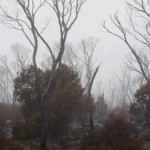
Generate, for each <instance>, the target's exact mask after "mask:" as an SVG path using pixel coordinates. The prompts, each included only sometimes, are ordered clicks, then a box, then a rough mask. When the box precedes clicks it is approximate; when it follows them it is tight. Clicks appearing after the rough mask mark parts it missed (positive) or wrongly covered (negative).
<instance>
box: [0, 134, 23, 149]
mask: <svg viewBox="0 0 150 150" xmlns="http://www.w3.org/2000/svg"><path fill="white" fill-rule="evenodd" d="M0 149H3V150H23V147H22V146H19V145H16V144H14V143H13V142H11V141H10V140H8V139H6V138H5V137H4V136H0Z"/></svg>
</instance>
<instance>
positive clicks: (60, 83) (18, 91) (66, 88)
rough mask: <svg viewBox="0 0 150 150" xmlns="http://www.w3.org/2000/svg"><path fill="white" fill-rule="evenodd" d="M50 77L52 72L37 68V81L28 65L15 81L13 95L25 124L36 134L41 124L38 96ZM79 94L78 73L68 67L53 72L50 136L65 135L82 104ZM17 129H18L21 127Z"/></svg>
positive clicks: (49, 113) (61, 67)
mask: <svg viewBox="0 0 150 150" xmlns="http://www.w3.org/2000/svg"><path fill="white" fill-rule="evenodd" d="M50 74H51V71H49V70H42V69H40V68H38V70H37V76H38V81H37V80H36V75H35V71H34V67H33V66H30V67H29V68H26V69H24V70H23V71H22V72H21V73H20V74H19V75H18V77H17V78H16V79H15V81H14V85H15V86H14V87H15V90H14V96H15V98H16V101H18V102H20V104H21V106H22V112H23V115H24V117H25V119H26V121H27V123H28V126H27V128H30V127H32V129H33V128H34V129H35V131H38V130H39V131H38V133H40V125H41V109H40V107H41V105H40V104H41V96H42V93H43V91H44V89H45V87H46V86H47V83H48V81H49V76H50ZM82 92H83V90H82V87H81V84H80V79H79V78H78V74H77V73H76V72H75V71H74V70H73V69H72V68H71V67H68V66H66V65H63V64H62V65H60V66H59V67H58V68H57V69H56V73H55V77H54V80H53V82H52V87H51V89H50V93H49V101H48V105H47V106H48V112H47V113H48V120H49V131H50V133H51V135H52V137H58V136H59V137H60V136H61V137H62V136H64V135H65V134H66V132H67V129H68V125H69V123H70V122H71V121H73V119H74V118H75V115H76V112H77V108H78V107H79V106H80V104H81V97H82ZM21 126H22V125H21ZM16 128H20V125H19V126H16ZM18 130H19V129H18ZM25 130H26V126H25ZM16 131H17V130H16ZM29 131H30V129H29ZM18 132H19V131H18ZM26 133H28V132H26ZM17 134H18V133H17ZM33 135H36V134H33ZM37 135H38V134H37ZM27 137H28V136H27ZM29 137H30V136H29Z"/></svg>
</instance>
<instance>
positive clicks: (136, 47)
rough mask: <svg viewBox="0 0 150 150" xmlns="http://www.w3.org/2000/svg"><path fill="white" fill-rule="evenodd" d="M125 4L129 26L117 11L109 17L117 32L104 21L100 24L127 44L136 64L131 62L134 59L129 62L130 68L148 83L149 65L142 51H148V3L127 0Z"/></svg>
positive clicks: (149, 32)
mask: <svg viewBox="0 0 150 150" xmlns="http://www.w3.org/2000/svg"><path fill="white" fill-rule="evenodd" d="M126 5H127V10H128V12H127V17H128V20H129V26H125V24H124V23H123V22H122V21H121V19H120V18H119V17H118V13H117V12H116V13H115V14H114V15H111V16H110V19H111V22H112V24H113V25H114V26H115V27H116V29H117V31H118V32H114V31H112V30H111V29H110V28H108V26H106V23H105V21H104V22H103V24H102V26H103V28H104V29H105V31H107V32H108V33H110V34H112V35H114V36H116V37H118V38H119V39H121V40H122V41H123V42H124V43H125V44H126V45H127V47H128V48H129V50H130V51H131V54H132V55H133V57H134V59H133V60H134V61H136V65H135V63H133V62H134V61H132V63H130V65H131V66H132V69H133V68H134V71H136V72H138V73H140V74H141V75H142V76H143V78H144V80H145V82H147V83H148V84H149V69H148V67H149V66H147V61H146V59H145V56H144V55H143V53H142V51H148V50H149V46H150V42H149V41H150V24H149V22H150V12H149V8H150V3H149V1H144V0H127V1H126ZM133 41H134V42H133ZM133 43H134V44H133Z"/></svg>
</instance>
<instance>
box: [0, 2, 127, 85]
mask: <svg viewBox="0 0 150 150" xmlns="http://www.w3.org/2000/svg"><path fill="white" fill-rule="evenodd" d="M124 7H125V5H124V0H89V1H88V2H87V3H86V4H85V5H84V7H83V9H82V11H81V13H80V15H79V18H78V20H77V22H76V23H75V24H74V26H73V28H72V30H71V31H70V33H69V36H68V41H71V42H73V43H76V42H79V41H80V40H81V39H83V38H87V37H89V36H93V37H96V38H99V39H100V42H99V45H98V47H97V50H96V57H97V58H98V59H99V61H102V65H101V68H100V70H99V74H98V76H97V80H96V81H97V82H98V81H99V80H101V81H102V84H103V85H105V84H107V82H108V80H109V78H111V75H112V72H113V71H115V72H117V73H118V72H119V71H120V66H121V65H122V64H123V62H124V60H125V59H124V57H125V55H126V54H127V53H128V48H127V47H126V46H125V45H124V43H123V42H121V41H120V40H118V39H117V38H114V37H113V36H111V35H109V34H107V33H103V32H101V31H100V29H99V27H100V25H101V22H102V21H103V20H106V21H107V20H109V14H112V13H114V12H115V11H117V10H119V13H120V14H124ZM8 8H9V7H8ZM45 14H46V13H45V12H43V13H42V15H40V16H39V17H38V18H37V22H38V25H39V27H40V26H42V24H43V21H44V19H43V18H46V17H47V16H46V15H45ZM123 16H124V15H123ZM122 19H124V18H122ZM124 20H125V19H124ZM109 27H111V25H110V24H109ZM58 31H59V29H58V25H57V21H56V17H55V15H53V14H51V23H50V26H49V28H48V29H47V30H46V32H45V37H46V38H47V39H48V40H49V41H50V43H53V42H55V41H58V40H59V34H58V33H59V32H58ZM0 35H1V36H0V42H1V43H0V55H4V54H8V55H10V49H11V45H12V44H13V43H16V42H20V43H23V44H25V45H29V44H28V42H27V41H26V39H25V38H24V37H23V35H22V33H20V32H18V31H14V30H12V29H7V28H5V27H4V26H3V25H0ZM43 50H44V48H42V49H41V50H40V51H43ZM95 85H96V84H95Z"/></svg>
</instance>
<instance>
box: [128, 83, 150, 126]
mask: <svg viewBox="0 0 150 150" xmlns="http://www.w3.org/2000/svg"><path fill="white" fill-rule="evenodd" d="M129 111H130V113H131V114H132V115H133V116H137V117H138V116H140V114H143V116H144V117H145V118H143V117H142V118H141V119H140V120H139V122H140V123H141V122H142V121H144V122H146V125H147V126H148V127H150V87H149V85H147V84H146V85H144V86H143V87H141V88H140V89H139V90H137V92H136V93H135V102H133V103H131V104H130V106H129ZM137 122H138V120H137Z"/></svg>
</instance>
